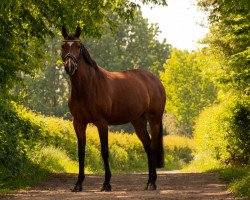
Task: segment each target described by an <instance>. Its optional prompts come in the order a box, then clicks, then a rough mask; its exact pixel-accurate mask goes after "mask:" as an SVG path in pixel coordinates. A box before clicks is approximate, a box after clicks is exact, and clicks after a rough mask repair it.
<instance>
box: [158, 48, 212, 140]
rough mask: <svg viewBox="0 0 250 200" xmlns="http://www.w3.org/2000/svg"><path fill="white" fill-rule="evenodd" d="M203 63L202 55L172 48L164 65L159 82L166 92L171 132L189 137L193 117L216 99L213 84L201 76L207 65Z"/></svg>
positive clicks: (193, 120) (203, 57)
mask: <svg viewBox="0 0 250 200" xmlns="http://www.w3.org/2000/svg"><path fill="white" fill-rule="evenodd" d="M205 60H206V61H208V59H206V58H205V56H204V55H203V54H202V52H192V53H189V52H188V51H186V50H185V51H181V50H176V49H175V50H173V51H172V53H171V58H170V59H168V60H167V61H166V63H165V65H164V69H165V70H164V72H162V73H161V79H162V82H163V85H164V87H165V89H166V96H167V101H166V112H167V113H168V116H169V118H168V119H171V120H173V121H174V122H173V123H174V124H175V127H176V130H172V131H173V132H172V133H175V134H176V133H177V134H183V135H187V136H191V135H192V131H193V125H194V122H195V118H196V117H197V116H198V115H199V112H200V111H201V110H202V109H203V108H204V107H205V106H207V105H209V104H211V103H212V102H213V101H214V100H215V98H216V88H215V86H214V84H213V83H212V82H211V80H209V79H208V78H207V77H205V76H204V75H203V74H202V69H203V68H206V65H208V63H209V62H204V61H205ZM204 65H205V66H204Z"/></svg>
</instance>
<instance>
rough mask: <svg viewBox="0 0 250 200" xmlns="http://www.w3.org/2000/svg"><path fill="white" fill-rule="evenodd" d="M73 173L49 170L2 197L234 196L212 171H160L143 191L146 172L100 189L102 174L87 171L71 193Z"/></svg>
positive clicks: (120, 178)
mask: <svg viewBox="0 0 250 200" xmlns="http://www.w3.org/2000/svg"><path fill="white" fill-rule="evenodd" d="M76 177H77V176H76V175H75V174H52V175H51V178H50V179H49V180H48V181H47V182H43V183H40V184H39V185H38V186H36V187H35V188H32V189H29V190H24V191H20V192H18V193H15V194H11V195H8V196H5V197H3V198H4V199H18V200H26V199H35V200H45V199H48V200H52V199H53V200H62V199H73V200H76V199H101V200H103V199H143V200H144V199H157V200H158V199H180V200H181V199H184V200H187V199H190V200H191V199H192V200H198V199H199V200H207V199H210V200H211V199H212V200H214V199H216V200H217V199H218V200H222V199H226V200H229V199H235V198H234V197H233V195H232V194H230V193H229V192H228V191H226V190H225V184H224V183H223V182H222V181H221V180H220V179H219V178H218V175H216V174H212V173H178V171H172V172H159V173H158V181H157V186H158V188H157V190H156V191H144V190H143V188H144V186H145V183H146V182H147V175H146V174H119V175H113V177H112V182H111V184H112V192H100V188H101V186H102V181H103V175H87V176H86V179H85V182H84V187H83V189H84V192H80V193H72V192H71V191H70V189H71V188H72V187H73V185H74V183H75V181H76Z"/></svg>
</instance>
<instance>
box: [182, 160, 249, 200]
mask: <svg viewBox="0 0 250 200" xmlns="http://www.w3.org/2000/svg"><path fill="white" fill-rule="evenodd" d="M182 172H215V173H218V174H219V175H220V177H221V179H222V180H224V181H225V182H226V183H227V189H228V190H229V191H231V192H232V193H234V194H235V195H236V196H238V197H246V198H248V199H250V165H248V166H245V167H230V166H223V165H221V164H220V163H219V161H217V160H215V159H212V158H211V157H209V156H206V155H196V156H195V158H194V160H193V161H192V162H191V163H190V164H189V165H187V166H185V167H184V168H183V170H182Z"/></svg>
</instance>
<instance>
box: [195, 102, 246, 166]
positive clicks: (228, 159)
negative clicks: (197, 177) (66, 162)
mask: <svg viewBox="0 0 250 200" xmlns="http://www.w3.org/2000/svg"><path fill="white" fill-rule="evenodd" d="M249 126H250V108H249V102H244V101H242V100H241V99H238V98H237V97H231V98H229V99H228V100H227V101H224V102H221V103H220V104H217V105H213V106H211V107H208V108H207V109H205V110H204V111H202V113H201V115H200V117H199V118H198V120H197V122H196V125H195V131H194V140H195V141H196V144H197V151H196V153H195V157H200V156H201V157H206V158H209V157H210V158H212V159H214V160H217V161H219V162H220V163H222V164H231V165H238V166H241V165H246V164H247V163H248V162H249V155H250V127H249Z"/></svg>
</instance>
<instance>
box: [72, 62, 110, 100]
mask: <svg viewBox="0 0 250 200" xmlns="http://www.w3.org/2000/svg"><path fill="white" fill-rule="evenodd" d="M103 73H104V72H103V71H102V70H96V69H94V68H93V67H91V66H89V65H88V64H86V62H85V61H82V62H80V65H79V66H78V71H77V73H76V74H75V76H73V77H71V97H73V98H77V99H79V100H80V99H84V100H85V101H86V100H88V99H89V100H90V101H93V98H96V96H97V95H98V94H97V93H98V92H100V91H101V90H100V87H105V84H106V80H105V78H106V77H105V74H103Z"/></svg>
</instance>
